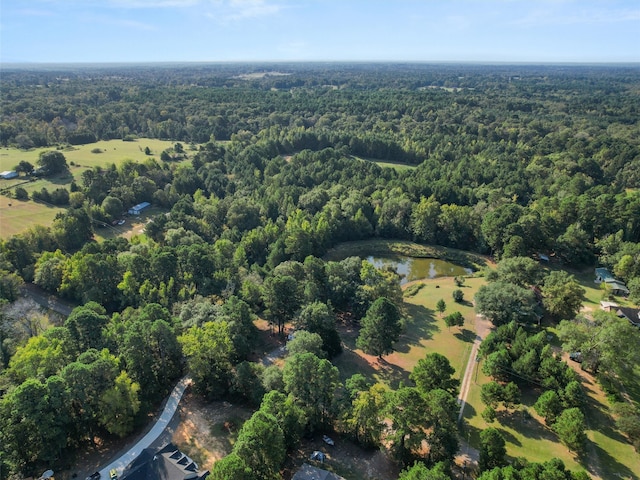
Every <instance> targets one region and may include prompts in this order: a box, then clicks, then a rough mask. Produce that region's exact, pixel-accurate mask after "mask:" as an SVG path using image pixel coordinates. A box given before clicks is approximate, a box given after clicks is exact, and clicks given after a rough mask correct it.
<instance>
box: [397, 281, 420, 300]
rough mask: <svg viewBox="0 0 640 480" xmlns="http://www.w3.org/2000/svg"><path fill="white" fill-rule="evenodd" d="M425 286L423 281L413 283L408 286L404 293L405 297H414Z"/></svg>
mask: <svg viewBox="0 0 640 480" xmlns="http://www.w3.org/2000/svg"><path fill="white" fill-rule="evenodd" d="M424 287H425V284H424V283H422V282H420V283H414V284H413V285H410V286H408V287H407V288H406V289H405V291H404V293H403V294H402V295H403V296H404V297H413V296H415V294H416V293H418V292H419V291H420V290H421V289H422V288H424Z"/></svg>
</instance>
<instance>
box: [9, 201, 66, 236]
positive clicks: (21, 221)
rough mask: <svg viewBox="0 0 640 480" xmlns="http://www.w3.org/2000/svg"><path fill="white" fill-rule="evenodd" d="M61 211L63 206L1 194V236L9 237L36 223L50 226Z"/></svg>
mask: <svg viewBox="0 0 640 480" xmlns="http://www.w3.org/2000/svg"><path fill="white" fill-rule="evenodd" d="M61 211H63V209H62V208H57V207H49V206H47V205H44V204H42V203H36V202H32V201H20V200H14V199H12V198H7V197H3V196H0V238H9V237H11V236H13V235H16V234H18V233H20V232H22V231H24V230H25V229H26V228H28V227H30V226H32V225H36V224H40V225H45V226H49V225H51V224H52V223H53V219H54V218H55V216H56V214H57V213H58V212H61Z"/></svg>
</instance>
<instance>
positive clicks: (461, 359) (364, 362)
mask: <svg viewBox="0 0 640 480" xmlns="http://www.w3.org/2000/svg"><path fill="white" fill-rule="evenodd" d="M483 282H484V280H483V279H481V278H467V279H466V281H465V285H464V286H463V287H462V290H463V291H464V293H465V298H473V296H474V295H475V292H476V290H477V288H478V287H479V286H480V285H481V284H482V283H483ZM424 283H425V287H424V288H422V289H421V290H420V291H419V292H418V293H417V294H416V295H415V296H414V297H410V298H405V303H404V309H405V328H404V333H403V334H402V335H401V336H400V339H399V341H398V342H397V343H396V345H395V348H396V351H395V352H394V353H392V354H391V355H387V356H386V357H384V358H383V360H382V362H379V361H378V359H377V358H376V357H373V356H371V355H366V354H365V353H364V352H362V351H361V350H358V349H357V348H356V347H355V341H356V338H357V331H355V330H354V329H350V328H343V329H342V330H341V331H340V336H341V337H342V340H343V342H344V344H345V351H344V352H343V353H342V354H341V355H340V356H339V357H337V358H336V359H334V363H335V364H336V366H337V367H338V368H339V369H340V373H341V374H342V376H343V378H345V379H346V378H348V377H350V376H351V375H353V374H354V373H361V374H363V375H365V376H366V377H368V378H369V379H371V380H373V381H377V382H381V383H384V384H386V385H389V386H391V387H393V388H397V387H398V385H399V383H400V382H405V383H410V381H409V374H410V373H411V371H412V370H413V368H414V367H415V365H416V364H417V363H418V361H419V360H420V359H422V358H424V357H425V356H426V354H427V353H432V352H437V353H440V354H442V355H445V356H446V357H447V358H448V359H449V361H450V363H451V366H453V368H455V370H456V373H455V377H456V378H459V379H462V376H463V375H464V369H465V367H466V364H467V360H468V358H469V354H470V352H471V345H472V343H473V339H474V338H475V331H474V319H475V312H474V311H473V306H472V305H471V303H470V302H467V301H465V302H464V303H463V304H456V303H455V302H454V301H453V299H452V297H451V293H452V292H453V290H454V289H456V288H458V287H456V286H455V284H454V283H453V278H449V277H442V278H436V279H431V280H424ZM440 299H444V301H445V302H446V304H447V310H446V311H445V313H444V314H443V315H442V316H441V315H440V314H439V313H438V312H437V311H436V307H435V305H436V303H437V302H438V300H440ZM455 311H459V312H460V313H462V314H463V315H464V317H465V325H464V326H463V327H452V328H451V329H449V328H448V327H447V326H446V325H445V323H444V320H443V317H444V316H446V315H448V314H449V313H453V312H455Z"/></svg>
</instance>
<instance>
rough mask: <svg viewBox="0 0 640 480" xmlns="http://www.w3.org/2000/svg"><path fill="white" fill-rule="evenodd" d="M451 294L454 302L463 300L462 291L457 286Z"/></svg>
mask: <svg viewBox="0 0 640 480" xmlns="http://www.w3.org/2000/svg"><path fill="white" fill-rule="evenodd" d="M452 296H453V301H454V302H456V303H462V302H463V300H464V292H463V291H462V290H460V289H459V288H458V289H456V290H454V291H453V293H452Z"/></svg>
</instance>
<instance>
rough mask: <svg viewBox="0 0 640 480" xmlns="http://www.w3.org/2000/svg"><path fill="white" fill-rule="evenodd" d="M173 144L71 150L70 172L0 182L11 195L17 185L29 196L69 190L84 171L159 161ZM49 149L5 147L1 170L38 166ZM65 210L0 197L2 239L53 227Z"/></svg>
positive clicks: (104, 144)
mask: <svg viewBox="0 0 640 480" xmlns="http://www.w3.org/2000/svg"><path fill="white" fill-rule="evenodd" d="M173 145H175V142H168V141H164V140H154V139H146V138H143V139H138V140H136V141H133V142H123V141H122V140H109V141H101V142H97V143H92V144H89V145H79V146H74V147H69V148H67V149H64V150H61V152H62V153H63V154H64V156H65V158H66V159H67V164H68V165H69V173H64V174H61V175H56V176H54V177H50V178H38V179H34V181H27V180H26V179H25V178H24V177H20V178H16V179H12V180H0V190H3V191H4V190H8V191H9V192H11V193H12V192H13V190H14V189H15V187H16V186H20V187H22V188H24V189H25V190H26V191H27V192H28V193H29V194H30V193H31V192H33V191H37V190H41V189H43V188H46V189H47V190H49V191H53V190H55V189H57V188H66V189H69V186H70V185H71V182H72V181H73V180H75V181H76V182H77V183H78V184H81V176H82V172H84V171H85V170H88V169H90V168H93V167H95V166H101V167H106V166H108V165H111V164H112V163H115V164H116V165H118V164H120V163H122V162H123V161H125V160H133V161H135V162H144V161H145V160H146V159H148V158H155V159H156V160H159V158H160V154H161V153H162V151H163V150H165V149H167V148H169V147H172V146H173ZM145 147H149V149H150V150H151V155H150V156H149V155H145V153H144V150H145ZM94 149H99V150H100V152H101V153H92V152H91V151H92V150H94ZM49 150H53V148H40V149H32V150H28V151H24V150H18V149H16V148H2V149H0V171H5V170H12V169H13V168H14V167H15V166H16V165H17V164H18V163H19V162H20V161H21V160H26V161H28V162H29V163H31V164H32V165H34V166H36V165H37V161H38V157H39V155H40V152H44V151H49ZM187 153H188V154H189V155H190V152H188V151H187ZM190 156H191V155H190ZM9 204H11V206H9ZM62 210H63V209H61V208H55V207H48V206H46V205H44V204H40V203H35V202H32V201H31V200H29V201H25V202H21V201H17V200H14V199H11V198H8V197H6V196H0V238H8V237H10V236H11V235H15V234H17V233H20V232H23V231H24V230H27V229H28V228H29V227H31V226H33V225H45V226H50V225H51V223H52V222H53V219H54V217H55V215H56V214H57V213H58V212H59V211H62Z"/></svg>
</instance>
